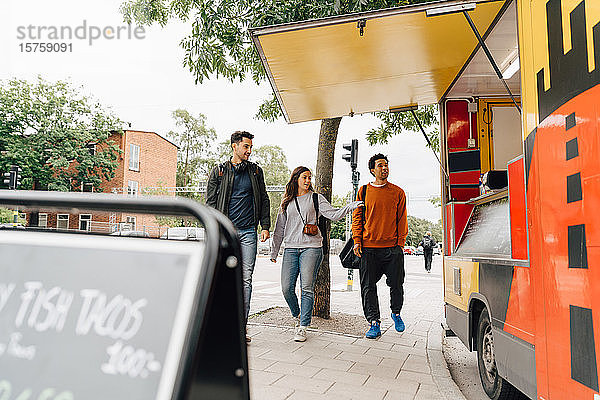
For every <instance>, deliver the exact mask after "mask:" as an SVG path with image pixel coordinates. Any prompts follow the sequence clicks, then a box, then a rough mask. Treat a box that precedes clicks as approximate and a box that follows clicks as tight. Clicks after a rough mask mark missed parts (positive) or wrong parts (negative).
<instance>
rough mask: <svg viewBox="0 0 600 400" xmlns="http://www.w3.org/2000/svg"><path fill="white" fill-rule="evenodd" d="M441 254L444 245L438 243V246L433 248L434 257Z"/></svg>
mask: <svg viewBox="0 0 600 400" xmlns="http://www.w3.org/2000/svg"><path fill="white" fill-rule="evenodd" d="M441 254H442V244H441V243H438V244H437V246H435V247H434V248H433V255H434V256H439V255H441Z"/></svg>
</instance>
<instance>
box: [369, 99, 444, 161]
mask: <svg viewBox="0 0 600 400" xmlns="http://www.w3.org/2000/svg"><path fill="white" fill-rule="evenodd" d="M415 114H416V116H417V118H419V121H420V122H421V125H422V126H423V128H424V129H425V128H427V127H431V126H433V127H434V128H433V129H431V130H429V132H427V130H426V131H425V133H426V134H427V137H428V138H429V142H430V143H431V148H432V149H433V151H435V152H436V153H437V152H439V151H440V133H439V129H438V128H437V125H438V108H437V106H433V105H431V106H423V107H419V108H418V109H417V110H415ZM375 116H376V117H378V118H379V120H380V121H381V124H380V125H379V126H378V127H377V128H375V129H371V130H370V131H369V132H368V133H367V141H368V142H369V143H370V144H372V145H373V144H376V143H380V144H382V143H383V144H385V143H387V142H388V141H389V139H390V138H391V137H392V136H394V135H397V134H399V133H401V132H402V131H403V130H406V131H410V132H416V133H418V134H421V129H420V128H419V125H418V124H417V121H415V118H414V116H413V115H412V113H411V112H410V111H405V112H390V111H382V112H376V113H375Z"/></svg>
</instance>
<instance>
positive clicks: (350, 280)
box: [346, 165, 360, 292]
mask: <svg viewBox="0 0 600 400" xmlns="http://www.w3.org/2000/svg"><path fill="white" fill-rule="evenodd" d="M359 180H360V172H358V171H357V170H356V165H353V167H352V188H353V190H352V198H353V199H356V196H357V194H358V182H359ZM350 235H352V233H350ZM353 284H354V270H353V269H352V268H348V282H347V284H346V291H348V292H351V291H352V285H353Z"/></svg>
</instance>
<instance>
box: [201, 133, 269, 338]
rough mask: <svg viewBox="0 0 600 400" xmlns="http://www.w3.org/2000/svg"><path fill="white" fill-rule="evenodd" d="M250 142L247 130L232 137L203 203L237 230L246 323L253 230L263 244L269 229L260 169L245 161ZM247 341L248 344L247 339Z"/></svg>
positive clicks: (253, 239)
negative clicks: (225, 216) (225, 157)
mask: <svg viewBox="0 0 600 400" xmlns="http://www.w3.org/2000/svg"><path fill="white" fill-rule="evenodd" d="M252 139H254V135H252V134H251V133H249V132H246V131H236V132H234V133H233V134H232V135H231V149H232V151H233V154H232V156H231V158H230V159H229V160H228V161H225V162H224V163H222V164H220V165H218V166H216V167H215V168H214V169H213V170H212V171H211V173H210V176H209V178H208V184H207V186H206V204H208V205H209V206H211V207H213V208H216V209H217V210H219V211H221V212H222V213H223V214H225V215H227V216H228V217H229V219H230V220H231V222H233V225H234V226H235V227H236V229H237V231H238V235H239V238H240V243H241V250H242V279H243V290H244V315H245V319H246V322H247V321H248V314H249V312H250V298H251V296H252V273H253V272H254V264H255V262H256V247H257V245H256V242H257V234H256V229H257V227H258V224H260V226H261V229H262V231H261V233H260V240H261V242H264V241H265V240H267V239H268V238H269V229H270V227H271V208H270V201H269V196H268V195H267V189H266V186H265V178H264V174H263V170H262V169H261V168H260V167H259V166H258V165H256V164H255V163H253V162H250V161H249V160H248V158H249V157H250V154H251V153H252ZM246 342H250V337H249V336H246Z"/></svg>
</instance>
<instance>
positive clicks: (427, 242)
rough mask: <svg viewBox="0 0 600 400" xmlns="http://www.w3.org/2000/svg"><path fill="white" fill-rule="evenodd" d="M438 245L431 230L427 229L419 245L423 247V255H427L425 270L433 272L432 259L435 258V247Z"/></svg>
mask: <svg viewBox="0 0 600 400" xmlns="http://www.w3.org/2000/svg"><path fill="white" fill-rule="evenodd" d="M436 245H437V243H436V242H435V239H434V238H433V237H432V236H431V232H429V231H427V232H426V233H425V236H423V240H421V243H419V246H421V247H423V256H424V257H425V271H427V273H431V260H432V258H433V248H434V247H435V246H436Z"/></svg>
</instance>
